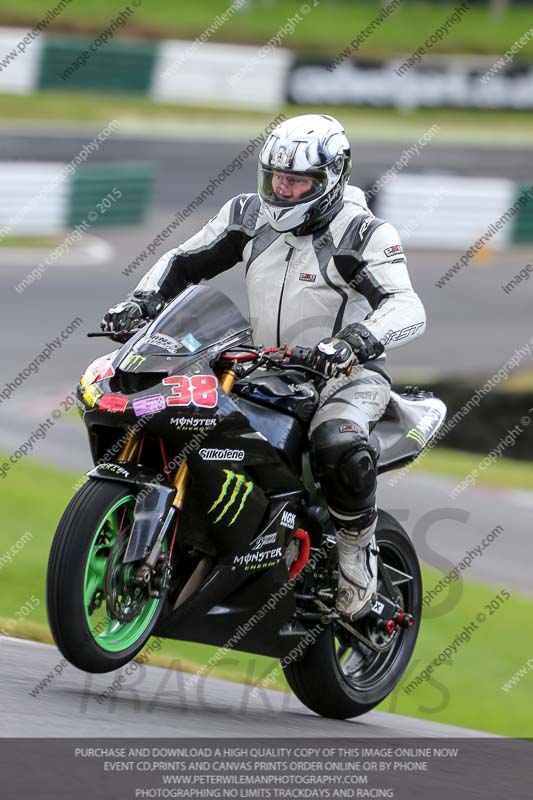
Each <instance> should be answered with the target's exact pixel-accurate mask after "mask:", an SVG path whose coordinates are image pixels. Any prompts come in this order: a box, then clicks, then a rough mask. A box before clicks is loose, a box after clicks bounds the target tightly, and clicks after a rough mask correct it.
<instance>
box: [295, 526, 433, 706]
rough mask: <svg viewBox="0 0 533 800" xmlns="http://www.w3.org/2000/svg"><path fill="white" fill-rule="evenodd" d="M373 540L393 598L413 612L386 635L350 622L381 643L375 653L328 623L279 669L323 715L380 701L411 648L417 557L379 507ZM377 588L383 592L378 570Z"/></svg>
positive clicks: (417, 605) (365, 621)
mask: <svg viewBox="0 0 533 800" xmlns="http://www.w3.org/2000/svg"><path fill="white" fill-rule="evenodd" d="M376 541H377V544H378V546H379V551H380V558H381V561H382V563H383V564H384V569H387V568H388V570H387V574H388V575H389V577H390V578H391V580H392V583H393V585H394V592H395V594H396V598H395V600H396V602H397V603H398V605H399V606H400V607H401V609H402V610H403V611H405V612H407V613H409V614H412V615H413V616H414V624H413V626H412V627H411V628H406V629H398V630H396V631H395V632H394V633H392V634H388V633H386V632H385V631H383V630H379V629H378V628H377V626H376V623H375V622H373V621H372V620H371V619H370V618H362V619H360V620H358V621H357V622H355V623H354V624H353V627H354V628H355V629H356V630H357V631H358V632H359V633H361V634H362V635H364V636H365V637H366V638H367V639H369V640H370V641H371V642H372V643H373V644H375V645H377V646H379V647H381V648H382V652H376V650H373V649H372V648H370V647H369V646H367V645H365V644H363V643H362V642H360V641H359V640H358V639H356V638H355V637H353V636H352V635H351V634H349V632H348V631H346V629H345V628H343V627H342V626H340V625H338V623H332V624H330V625H328V626H327V627H326V628H325V630H324V631H323V632H322V633H321V634H320V636H319V637H318V638H317V640H316V641H315V642H314V643H313V644H312V645H311V646H310V647H309V648H308V649H307V650H306V651H305V653H304V655H303V657H302V658H301V659H299V660H298V661H292V662H291V663H290V664H289V665H288V666H286V667H284V668H283V669H284V673H285V677H286V678H287V682H288V684H289V686H290V687H291V689H292V691H293V692H294V694H295V695H296V696H297V697H298V699H299V700H301V702H302V703H304V705H306V706H307V707H308V708H310V709H311V710H312V711H315V712H316V713H317V714H321V715H322V716H325V717H333V718H335V719H348V718H350V717H356V716H359V715H360V714H365V713H366V712H367V711H370V710H371V709H372V708H374V707H375V706H377V705H378V704H379V703H381V702H382V701H383V700H384V699H385V698H386V697H387V695H389V694H390V692H391V691H392V690H393V689H394V688H395V686H396V685H397V684H398V682H399V681H400V680H401V677H402V675H403V673H404V672H405V670H406V668H407V665H408V664H409V661H410V659H411V656H412V654H413V650H414V648H415V644H416V639H417V636H418V629H419V626H420V609H421V601H422V579H421V575H420V566H419V563H418V557H417V555H416V552H415V549H414V547H413V545H412V543H411V540H410V539H409V537H408V535H407V533H406V532H405V531H404V529H403V528H402V526H401V525H400V524H399V523H398V522H397V521H396V520H395V519H394V517H392V516H391V515H390V514H387V513H386V512H383V511H380V512H379V519H378V526H377V530H376ZM378 592H379V593H380V594H383V595H386V596H388V595H389V592H388V590H387V587H386V585H385V582H384V579H383V574H382V573H381V574H380V575H379V576H378Z"/></svg>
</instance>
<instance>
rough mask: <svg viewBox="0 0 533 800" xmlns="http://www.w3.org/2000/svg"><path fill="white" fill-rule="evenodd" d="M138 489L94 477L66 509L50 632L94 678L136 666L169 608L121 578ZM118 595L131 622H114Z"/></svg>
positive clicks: (50, 595)
mask: <svg viewBox="0 0 533 800" xmlns="http://www.w3.org/2000/svg"><path fill="white" fill-rule="evenodd" d="M132 488H133V487H131V486H127V485H124V484H121V483H118V482H115V481H108V480H98V479H90V480H89V481H88V482H87V483H86V484H84V486H82V488H81V489H80V490H79V491H78V492H77V493H76V494H75V495H74V497H73V498H72V500H71V501H70V503H69V505H68V506H67V508H66V509H65V512H64V514H63V516H62V518H61V520H60V522H59V526H58V528H57V531H56V534H55V537H54V540H53V542H52V549H51V551H50V557H49V561H48V573H47V581H46V599H47V610H48V620H49V624H50V628H51V630H52V635H53V637H54V641H55V643H56V645H57V647H58V648H59V650H60V651H61V653H62V654H63V656H64V657H65V658H66V659H67V661H69V662H70V663H71V664H73V665H74V666H75V667H78V669H82V670H85V671H86V672H110V671H112V670H115V669H118V668H119V667H121V666H123V665H124V664H127V663H128V662H129V661H131V659H132V658H133V657H134V656H135V655H136V654H137V653H138V652H139V651H140V650H142V648H143V646H144V645H145V643H146V641H147V640H148V638H149V636H150V633H151V631H152V630H153V628H154V626H155V625H156V623H157V619H158V617H159V614H160V612H161V608H162V606H163V603H164V597H161V598H151V597H148V595H147V592H146V590H145V589H143V590H141V589H133V588H129V587H127V584H126V583H125V582H121V580H120V578H123V577H124V575H125V574H126V575H127V572H126V573H124V571H123V570H122V568H121V559H122V555H123V553H124V549H125V546H126V543H127V539H128V538H129V528H130V526H131V521H132V519H133V507H134V504H135V495H134V493H133V491H132ZM110 590H111V591H112V592H113V602H114V603H115V606H114V607H116V608H119V610H120V613H121V614H122V617H123V619H124V618H126V617H127V616H128V615H129V616H130V617H131V619H130V620H129V621H120V618H119V619H117V618H115V619H113V618H112V617H111V616H110V614H109V605H108V601H107V598H108V597H109V596H110V594H109V592H110ZM129 592H131V593H129ZM141 592H144V594H141ZM137 610H138V613H136V612H137Z"/></svg>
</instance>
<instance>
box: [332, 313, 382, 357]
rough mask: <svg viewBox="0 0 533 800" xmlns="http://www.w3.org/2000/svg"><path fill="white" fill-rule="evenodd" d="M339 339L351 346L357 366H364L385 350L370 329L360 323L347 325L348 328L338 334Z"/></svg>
mask: <svg viewBox="0 0 533 800" xmlns="http://www.w3.org/2000/svg"><path fill="white" fill-rule="evenodd" d="M337 337H338V338H339V339H342V341H344V342H347V343H348V344H349V345H350V347H351V348H352V350H353V353H354V356H355V362H356V363H357V364H364V363H365V361H372V359H374V358H377V357H378V356H380V355H381V354H382V353H383V351H384V350H385V346H384V345H383V343H382V342H380V341H379V339H376V337H375V336H374V335H373V334H372V333H370V331H369V330H368V328H366V327H365V326H364V325H362V324H361V323H360V322H354V323H353V324H351V325H346V327H344V328H343V329H342V330H341V331H339V332H338V334H337Z"/></svg>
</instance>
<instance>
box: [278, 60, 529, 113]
mask: <svg viewBox="0 0 533 800" xmlns="http://www.w3.org/2000/svg"><path fill="white" fill-rule="evenodd" d="M400 63H401V62H400V61H399V60H396V61H394V60H389V61H385V62H382V63H381V64H378V65H377V66H376V65H375V63H374V64H372V65H366V64H365V65H364V67H363V65H359V64H357V63H351V64H344V66H343V68H342V70H338V71H337V70H335V71H334V72H328V69H327V67H326V66H324V65H319V64H313V63H309V64H299V65H297V66H295V67H293V69H292V70H291V72H290V74H289V81H288V84H289V88H288V95H289V100H290V101H291V102H293V103H296V104H299V105H336V106H340V105H350V106H351V105H364V104H368V105H370V106H374V107H375V106H393V107H395V108H424V107H431V108H434V107H438V106H443V107H459V108H513V109H527V108H533V92H532V91H531V83H532V81H533V68H532V67H529V68H526V69H524V70H523V71H521V72H516V73H514V74H513V73H509V74H505V73H503V74H499V75H495V76H494V77H493V78H492V80H490V81H489V82H487V83H485V84H483V83H481V82H480V81H479V68H477V69H475V70H474V69H471V68H468V67H467V66H466V65H461V63H460V62H459V61H458V59H457V58H456V59H455V60H454V63H453V64H452V63H451V62H449V63H444V62H442V61H441V62H440V64H437V63H433V64H432V67H431V69H427V68H424V69H423V70H422V69H418V68H417V67H416V66H415V67H413V68H412V69H410V70H409V71H408V72H407V73H406V74H405V75H402V76H397V75H395V74H394V68H395V67H398V66H400Z"/></svg>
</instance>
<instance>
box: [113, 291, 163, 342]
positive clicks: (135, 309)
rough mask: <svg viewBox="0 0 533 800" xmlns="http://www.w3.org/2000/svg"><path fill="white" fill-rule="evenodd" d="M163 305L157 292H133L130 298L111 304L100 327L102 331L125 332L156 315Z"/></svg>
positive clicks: (161, 298)
mask: <svg viewBox="0 0 533 800" xmlns="http://www.w3.org/2000/svg"><path fill="white" fill-rule="evenodd" d="M164 307H165V300H164V298H163V297H162V295H160V294H159V293H158V292H134V294H133V297H132V298H131V300H125V301H124V302H122V303H117V305H114V306H112V307H111V308H110V309H109V311H108V312H107V313H106V314H105V315H104V318H103V320H102V322H101V323H100V327H101V329H102V330H103V331H110V332H115V333H119V332H123V333H126V332H128V331H130V330H131V329H132V328H134V327H135V326H136V325H137V324H138V323H139V322H142V321H143V320H151V319H154V318H155V317H157V315H158V314H159V312H160V311H162V310H163V308H164Z"/></svg>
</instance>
